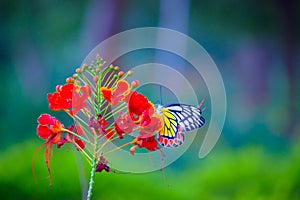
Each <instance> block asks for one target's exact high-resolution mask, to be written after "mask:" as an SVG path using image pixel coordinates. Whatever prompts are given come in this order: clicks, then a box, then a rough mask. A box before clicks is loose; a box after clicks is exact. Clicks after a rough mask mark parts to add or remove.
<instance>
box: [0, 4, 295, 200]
mask: <svg viewBox="0 0 300 200" xmlns="http://www.w3.org/2000/svg"><path fill="white" fill-rule="evenodd" d="M299 8H300V3H299V1H293V0H288V1H283V0H277V1H269V0H268V1H263V2H257V1H251V0H244V1H234V0H228V1H207V0H206V1H192V0H186V1H184V0H174V1H167V0H161V1H138V0H129V1H122V0H111V1H108V0H107V1H45V0H42V1H7V0H2V1H1V2H0V20H1V26H0V34H1V35H0V36H1V40H0V46H1V49H0V59H1V84H0V91H1V98H0V109H1V113H0V116H1V120H0V123H1V124H0V134H1V140H0V144H1V145H0V194H1V199H81V197H82V187H83V188H84V184H83V183H82V182H80V178H79V174H80V173H81V174H84V175H86V176H88V168H87V167H85V169H86V171H83V172H82V171H80V169H81V168H80V167H78V166H81V165H84V166H86V163H84V162H83V163H82V162H81V161H80V159H76V155H75V154H74V153H73V151H72V150H71V148H67V147H66V148H62V149H59V150H57V149H55V150H54V156H53V159H52V172H53V186H52V187H49V179H48V178H47V176H48V175H47V171H46V167H45V164H44V161H43V153H42V152H40V154H39V155H38V157H37V160H36V173H37V176H38V177H37V178H38V183H34V181H33V177H32V174H31V159H32V156H33V154H34V152H35V150H36V149H37V147H38V146H39V145H40V144H41V143H42V142H43V141H42V140H40V139H39V138H38V137H37V136H36V132H35V129H36V126H37V123H36V119H37V117H38V116H39V115H40V114H41V113H45V112H47V113H50V114H53V112H51V111H49V109H48V105H47V100H46V93H49V92H53V91H54V88H55V85H57V84H61V83H63V82H64V81H65V78H66V77H67V76H70V75H72V73H73V71H74V70H75V68H76V67H78V66H80V64H81V62H82V61H83V60H84V58H85V56H86V55H87V54H88V53H89V52H90V51H91V49H93V48H94V47H95V46H96V45H97V44H98V43H99V42H101V41H102V40H104V39H106V38H108V37H109V36H112V35H114V34H116V33H118V32H120V31H124V30H127V29H132V28H138V27H147V26H160V27H167V28H171V29H174V30H178V31H180V32H183V33H185V34H187V35H189V36H190V37H192V38H193V39H195V40H196V41H197V42H199V43H200V44H201V45H202V46H203V47H204V48H205V49H206V50H207V51H208V53H209V54H210V55H211V57H212V58H213V59H214V61H215V63H216V64H217V66H218V68H219V70H220V72H221V75H222V77H223V80H224V84H225V87H226V92H227V98H228V99H227V101H228V102H227V109H228V111H227V118H226V123H225V127H224V130H223V132H222V135H221V138H220V140H219V142H218V143H217V145H216V147H215V148H214V149H213V151H212V152H211V153H210V154H209V155H208V156H207V157H206V158H205V159H202V160H199V159H198V157H197V154H198V146H199V143H201V141H202V139H203V137H201V136H199V137H197V138H196V140H195V141H194V143H193V145H192V146H191V148H190V149H189V150H188V151H187V152H186V153H185V154H184V155H183V156H182V157H181V158H180V159H179V160H177V161H176V162H175V163H173V164H172V165H171V166H169V167H167V168H165V169H164V171H163V173H162V172H161V171H158V172H153V173H149V174H141V175H120V174H107V173H101V174H97V176H96V184H95V189H94V196H93V199H141V198H142V199H154V198H156V199H300V156H299V155H300V148H299V145H300V141H299V133H300V122H299V119H300V118H299V113H300V104H299V102H300V97H299V91H300V82H299V77H300V72H299V61H300V58H299V35H300V34H299V26H297V23H296V22H299V19H300V16H299V15H300V14H299V13H300V9H299ZM137 59H141V61H143V59H142V58H141V57H138V58H137ZM55 116H57V117H58V118H60V119H61V118H64V117H65V116H64V115H63V114H55Z"/></svg>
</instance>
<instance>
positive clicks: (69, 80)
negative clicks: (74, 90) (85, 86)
mask: <svg viewBox="0 0 300 200" xmlns="http://www.w3.org/2000/svg"><path fill="white" fill-rule="evenodd" d="M66 82H67V83H74V78H72V77H68V78H67V79H66Z"/></svg>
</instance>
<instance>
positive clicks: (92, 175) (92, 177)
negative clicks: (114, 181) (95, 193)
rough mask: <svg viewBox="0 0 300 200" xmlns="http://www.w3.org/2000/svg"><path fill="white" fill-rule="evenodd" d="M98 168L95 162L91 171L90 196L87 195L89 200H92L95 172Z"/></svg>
mask: <svg viewBox="0 0 300 200" xmlns="http://www.w3.org/2000/svg"><path fill="white" fill-rule="evenodd" d="M96 166H97V163H96V162H94V163H93V166H92V170H91V177H90V183H89V189H88V194H87V198H86V199H87V200H90V199H91V197H92V190H93V185H94V176H95V171H96Z"/></svg>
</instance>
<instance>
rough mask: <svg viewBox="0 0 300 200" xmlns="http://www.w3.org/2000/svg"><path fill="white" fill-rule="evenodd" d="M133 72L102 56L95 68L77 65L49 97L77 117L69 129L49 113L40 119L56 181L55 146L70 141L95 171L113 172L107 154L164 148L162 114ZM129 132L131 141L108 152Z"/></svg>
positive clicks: (55, 105) (55, 108) (53, 107)
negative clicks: (106, 149)
mask: <svg viewBox="0 0 300 200" xmlns="http://www.w3.org/2000/svg"><path fill="white" fill-rule="evenodd" d="M132 75H133V72H131V71H129V72H127V73H124V72H123V71H120V68H119V67H118V66H113V65H107V64H106V63H105V62H104V61H103V60H102V59H101V58H100V57H97V59H96V61H95V62H93V63H92V64H91V65H90V66H88V65H83V66H82V67H81V68H78V69H76V73H75V74H74V75H73V76H72V77H69V78H67V79H66V84H64V85H58V86H57V87H56V91H55V92H54V93H50V94H48V95H47V97H48V103H49V108H50V109H51V110H53V111H64V112H65V113H66V114H67V115H68V116H69V117H71V118H72V119H73V120H74V124H71V125H70V126H68V127H67V128H65V125H63V123H61V122H60V121H59V120H58V119H56V118H55V117H53V116H51V115H49V114H41V115H40V116H39V118H38V126H37V135H38V136H39V137H40V138H41V139H43V140H45V142H44V143H43V144H42V145H41V146H40V148H38V150H37V152H38V151H39V150H40V149H41V148H42V147H44V146H45V151H44V158H45V162H46V167H47V170H48V172H49V175H50V184H51V177H52V176H51V171H50V159H51V156H52V152H53V147H54V146H55V145H56V147H57V148H61V147H62V146H63V145H64V144H65V143H71V144H73V145H74V147H75V148H76V150H78V151H79V152H80V153H82V155H83V156H84V157H85V158H86V159H87V161H88V162H89V164H90V165H91V166H92V169H93V170H94V171H95V172H101V171H103V170H105V171H107V172H109V171H111V170H110V167H108V161H107V159H105V155H107V154H109V153H112V152H114V151H117V150H118V149H121V148H124V147H126V146H129V149H130V151H129V152H130V153H131V154H132V155H134V153H135V151H136V149H137V148H144V149H147V150H149V151H156V150H159V145H158V142H157V140H156V135H155V133H158V132H159V131H160V130H161V129H162V127H163V122H162V119H161V116H160V115H158V114H157V113H156V111H155V107H154V105H153V104H152V103H151V102H150V101H149V100H148V99H147V97H145V96H144V95H142V94H141V93H138V92H137V91H136V90H135V89H136V88H137V87H138V86H139V81H138V80H134V81H132V82H131V83H129V82H128V81H127V80H126V78H127V77H128V76H132ZM127 135H128V137H131V138H132V140H131V141H130V142H127V143H124V144H122V145H120V146H119V147H118V148H116V149H113V150H111V151H109V152H103V148H104V147H105V145H106V144H107V143H108V142H112V141H114V140H117V139H119V140H121V141H123V140H122V139H123V138H124V137H125V136H127ZM37 152H36V153H37ZM35 156H36V154H35ZM35 156H34V159H35ZM33 161H34V160H33Z"/></svg>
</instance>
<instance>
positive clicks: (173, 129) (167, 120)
mask: <svg viewBox="0 0 300 200" xmlns="http://www.w3.org/2000/svg"><path fill="white" fill-rule="evenodd" d="M160 112H161V115H162V120H163V122H164V126H163V128H162V129H161V130H160V131H159V134H160V135H162V136H164V137H166V138H170V139H174V138H175V137H176V134H177V132H178V125H179V124H178V120H177V118H176V116H175V115H174V114H173V112H172V111H171V110H169V109H168V108H166V107H163V108H161V110H160Z"/></svg>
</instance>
